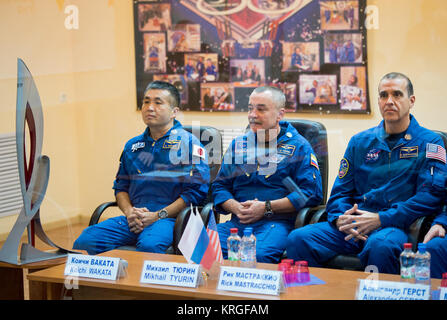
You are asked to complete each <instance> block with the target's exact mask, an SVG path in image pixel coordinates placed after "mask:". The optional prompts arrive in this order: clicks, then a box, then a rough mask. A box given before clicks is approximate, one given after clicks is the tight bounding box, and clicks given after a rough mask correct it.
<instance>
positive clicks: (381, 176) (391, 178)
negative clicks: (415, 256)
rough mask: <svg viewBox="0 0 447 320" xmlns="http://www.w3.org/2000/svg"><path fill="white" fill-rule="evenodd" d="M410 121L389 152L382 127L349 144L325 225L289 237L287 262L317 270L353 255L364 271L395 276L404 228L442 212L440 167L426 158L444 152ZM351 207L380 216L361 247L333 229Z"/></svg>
mask: <svg viewBox="0 0 447 320" xmlns="http://www.w3.org/2000/svg"><path fill="white" fill-rule="evenodd" d="M410 119H411V120H410V125H409V127H408V129H407V130H406V132H405V133H404V134H402V137H401V138H400V139H399V140H398V141H397V143H396V145H395V146H394V147H393V148H392V149H391V150H390V148H389V146H388V144H387V141H386V138H387V134H386V132H385V129H384V126H383V124H384V122H383V121H382V122H381V123H380V124H379V126H377V127H374V128H371V129H369V130H366V131H363V132H361V133H359V134H356V135H355V136H354V137H353V138H352V139H351V140H350V141H349V144H348V148H347V150H346V152H345V155H344V158H343V159H342V160H341V164H340V169H339V174H338V177H337V179H336V181H335V183H334V186H333V188H332V192H331V197H330V199H329V201H328V203H327V206H326V211H327V213H328V222H321V223H317V224H314V225H307V226H305V227H303V228H299V229H296V230H294V231H293V232H291V233H290V235H289V239H288V244H287V255H288V256H289V257H290V258H292V259H296V260H307V261H308V263H309V265H310V266H314V267H316V266H322V265H323V264H324V263H326V262H327V261H328V260H330V259H331V258H333V257H334V256H336V255H337V254H358V257H359V258H360V260H361V262H362V264H363V265H364V266H367V265H376V266H377V267H378V269H379V271H380V272H383V273H399V270H400V266H399V260H398V257H399V255H400V253H401V252H402V250H403V243H405V242H407V241H408V236H407V230H408V228H409V226H410V225H411V224H412V223H413V222H414V221H415V220H416V219H417V218H419V217H422V216H427V215H430V214H435V213H437V212H439V211H440V209H441V205H442V201H443V193H444V184H445V171H446V170H445V163H444V162H442V161H440V160H437V159H433V158H431V155H430V154H429V153H427V151H429V150H427V148H430V150H431V148H432V147H437V146H442V147H443V146H444V143H443V141H442V139H441V137H440V136H439V135H438V134H436V133H435V132H432V131H430V130H428V129H425V128H423V127H421V126H419V124H418V122H417V121H416V119H415V118H414V117H413V116H412V115H410ZM429 146H430V147H429ZM355 203H357V204H358V207H359V209H360V210H366V211H370V212H376V213H378V214H379V218H380V222H381V226H380V227H379V228H378V229H376V230H374V231H373V232H372V233H371V234H369V237H368V239H367V240H366V241H357V242H355V241H354V239H351V240H349V241H345V240H344V237H345V236H346V234H345V233H344V232H340V231H339V230H338V229H337V227H336V220H337V218H338V216H340V215H342V214H343V213H344V212H345V211H346V210H348V209H350V208H352V206H353V205H354V204H355Z"/></svg>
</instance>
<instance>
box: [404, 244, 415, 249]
mask: <svg viewBox="0 0 447 320" xmlns="http://www.w3.org/2000/svg"><path fill="white" fill-rule="evenodd" d="M404 249H413V244H412V243H404Z"/></svg>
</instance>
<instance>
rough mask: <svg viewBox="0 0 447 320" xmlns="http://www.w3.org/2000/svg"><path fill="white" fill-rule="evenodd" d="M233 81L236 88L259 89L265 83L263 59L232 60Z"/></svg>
mask: <svg viewBox="0 0 447 320" xmlns="http://www.w3.org/2000/svg"><path fill="white" fill-rule="evenodd" d="M230 70H231V71H230V73H231V81H232V82H233V85H234V86H235V87H258V86H259V85H261V84H262V83H264V81H265V62H264V60H262V59H231V60H230Z"/></svg>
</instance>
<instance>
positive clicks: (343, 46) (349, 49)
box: [324, 33, 363, 63]
mask: <svg viewBox="0 0 447 320" xmlns="http://www.w3.org/2000/svg"><path fill="white" fill-rule="evenodd" d="M362 61H363V50H362V34H361V33H329V34H326V35H325V36H324V62H325V63H362Z"/></svg>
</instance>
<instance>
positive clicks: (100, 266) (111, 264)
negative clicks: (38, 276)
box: [64, 254, 121, 280]
mask: <svg viewBox="0 0 447 320" xmlns="http://www.w3.org/2000/svg"><path fill="white" fill-rule="evenodd" d="M120 260H121V259H120V258H110V257H101V256H90V255H82V254H69V255H68V257H67V263H66V265H65V272H64V275H66V276H76V277H86V278H95V279H105V280H116V278H117V275H118V268H119V265H120Z"/></svg>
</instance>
